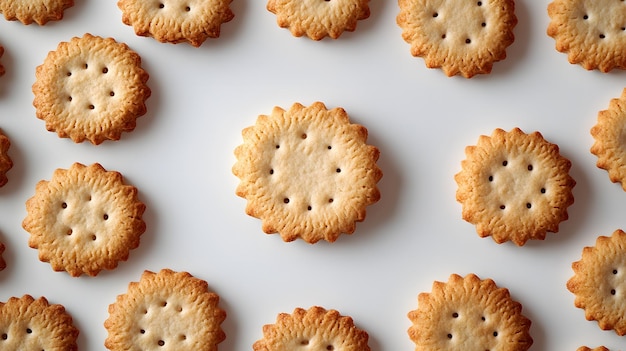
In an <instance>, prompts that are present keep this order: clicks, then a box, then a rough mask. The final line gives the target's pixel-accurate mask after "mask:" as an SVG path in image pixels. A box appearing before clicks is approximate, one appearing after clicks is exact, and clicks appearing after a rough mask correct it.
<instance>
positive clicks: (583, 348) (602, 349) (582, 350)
mask: <svg viewBox="0 0 626 351" xmlns="http://www.w3.org/2000/svg"><path fill="white" fill-rule="evenodd" d="M576 351H609V349H607V348H606V347H604V346H598V347H594V348H593V349H592V348H589V347H587V346H581V347H579V348H578V349H576Z"/></svg>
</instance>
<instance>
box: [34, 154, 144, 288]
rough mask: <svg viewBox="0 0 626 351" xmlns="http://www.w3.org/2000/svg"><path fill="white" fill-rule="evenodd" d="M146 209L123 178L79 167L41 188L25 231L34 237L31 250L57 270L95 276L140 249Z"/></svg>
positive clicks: (98, 167)
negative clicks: (143, 216) (134, 250)
mask: <svg viewBox="0 0 626 351" xmlns="http://www.w3.org/2000/svg"><path fill="white" fill-rule="evenodd" d="M145 208H146V206H145V205H144V204H143V203H142V202H141V201H139V199H138V196H137V189H136V188H135V187H134V186H131V185H127V184H125V183H124V179H123V177H122V174H120V173H119V172H116V171H107V170H105V169H104V168H103V167H102V166H101V165H100V164H98V163H94V164H92V165H91V166H85V165H83V164H80V163H74V164H73V165H72V166H71V167H70V168H69V169H57V170H55V171H54V174H53V175H52V179H50V180H49V181H47V180H41V181H39V183H37V186H36V188H35V195H34V196H33V197H31V198H30V199H28V200H27V201H26V211H27V215H26V218H24V220H23V222H22V227H24V229H25V230H26V231H28V232H29V233H30V238H29V240H28V245H29V246H30V247H32V248H34V249H37V250H38V251H39V259H40V260H41V261H43V262H49V263H50V265H51V266H52V269H53V270H55V271H67V272H68V273H69V274H70V275H71V276H80V275H81V274H83V273H84V274H87V275H90V276H95V275H97V274H98V273H99V272H100V271H101V270H103V269H107V270H111V269H114V268H116V267H117V265H118V263H119V262H120V261H126V260H127V259H128V256H129V251H130V250H132V249H135V248H137V247H138V246H139V238H140V236H141V234H143V232H144V231H145V230H146V225H145V222H144V221H143V219H142V218H141V216H142V214H143V213H144V211H145Z"/></svg>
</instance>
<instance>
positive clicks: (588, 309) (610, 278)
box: [567, 229, 626, 336]
mask: <svg viewBox="0 0 626 351" xmlns="http://www.w3.org/2000/svg"><path fill="white" fill-rule="evenodd" d="M625 257H626V233H624V231H622V230H621V229H618V230H615V231H614V232H613V234H612V235H611V236H599V237H598V238H597V239H596V243H595V246H587V247H585V248H583V251H582V257H581V259H580V260H579V261H576V262H574V263H572V269H573V270H574V276H573V277H571V278H570V279H569V280H568V281H567V289H568V290H569V291H570V292H571V293H573V294H574V296H575V299H574V306H576V307H578V308H581V309H583V310H584V311H585V318H586V319H587V320H589V321H597V322H598V326H599V327H600V329H602V330H614V331H615V332H616V333H617V334H618V335H620V336H622V335H626V279H624V276H626V259H625Z"/></svg>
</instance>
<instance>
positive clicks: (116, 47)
mask: <svg viewBox="0 0 626 351" xmlns="http://www.w3.org/2000/svg"><path fill="white" fill-rule="evenodd" d="M35 75H36V81H35V83H34V84H33V87H32V90H33V93H34V95H35V99H34V101H33V105H34V106H35V108H36V112H37V118H39V119H41V120H44V121H45V122H46V129H48V130H49V131H51V132H56V133H57V134H58V135H59V137H62V138H71V139H72V140H73V141H74V142H76V143H80V142H83V141H84V140H89V141H90V142H91V143H93V144H95V145H98V144H100V143H102V142H103V141H104V140H119V139H120V136H121V134H122V133H123V132H130V131H132V130H134V129H135V126H136V119H137V118H138V117H140V116H143V115H144V114H145V113H146V105H145V101H146V99H147V98H148V97H149V96H150V94H151V90H150V88H148V86H147V85H146V82H147V80H148V73H146V71H145V70H144V69H143V68H142V67H141V58H140V57H139V55H138V54H137V53H136V52H134V51H132V50H131V49H130V48H129V47H128V46H127V45H126V44H124V43H118V42H116V41H115V40H114V39H113V38H101V37H98V36H93V35H91V34H89V33H87V34H85V35H84V36H83V37H82V38H78V37H74V38H72V39H71V40H70V41H69V42H61V43H60V44H59V45H58V47H57V50H56V51H51V52H50V53H48V55H47V57H46V59H45V61H44V63H43V64H42V65H40V66H38V67H37V69H36V72H35Z"/></svg>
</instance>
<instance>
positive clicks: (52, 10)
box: [0, 0, 74, 26]
mask: <svg viewBox="0 0 626 351" xmlns="http://www.w3.org/2000/svg"><path fill="white" fill-rule="evenodd" d="M72 6H74V0H0V13H2V14H3V15H4V18H5V19H6V20H8V21H20V22H22V23H23V24H31V23H37V24H38V25H42V26H43V25H44V24H46V23H48V22H49V21H59V20H61V19H63V12H64V11H65V10H66V9H68V8H70V7H72Z"/></svg>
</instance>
